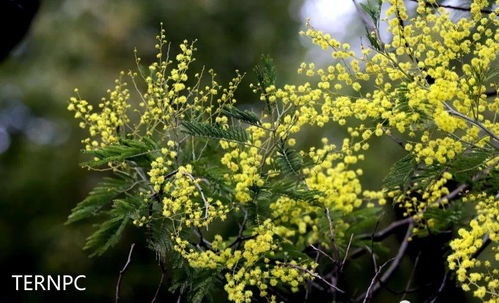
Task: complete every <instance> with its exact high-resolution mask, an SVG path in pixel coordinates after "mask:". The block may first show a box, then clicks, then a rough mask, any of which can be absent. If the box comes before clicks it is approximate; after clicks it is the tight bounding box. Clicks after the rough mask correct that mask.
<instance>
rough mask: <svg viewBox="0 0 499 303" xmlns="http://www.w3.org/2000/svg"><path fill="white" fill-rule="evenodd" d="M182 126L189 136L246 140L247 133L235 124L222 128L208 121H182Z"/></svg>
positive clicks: (237, 140) (243, 141)
mask: <svg viewBox="0 0 499 303" xmlns="http://www.w3.org/2000/svg"><path fill="white" fill-rule="evenodd" d="M182 126H183V127H184V130H183V131H184V132H185V133H187V134H189V135H191V136H197V137H205V138H215V139H224V140H228V141H236V142H242V143H245V142H246V141H248V133H246V131H245V130H244V129H243V128H240V127H236V126H232V127H230V128H228V129H223V128H221V127H218V126H216V125H212V124H208V123H201V122H188V121H184V122H182Z"/></svg>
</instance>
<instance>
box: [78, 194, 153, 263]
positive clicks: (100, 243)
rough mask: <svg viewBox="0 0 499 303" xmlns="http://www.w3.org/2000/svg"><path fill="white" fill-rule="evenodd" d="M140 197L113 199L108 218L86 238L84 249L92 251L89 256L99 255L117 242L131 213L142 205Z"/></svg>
mask: <svg viewBox="0 0 499 303" xmlns="http://www.w3.org/2000/svg"><path fill="white" fill-rule="evenodd" d="M144 205H145V204H144V203H143V201H142V199H141V198H138V197H132V196H130V197H127V198H126V199H116V200H114V201H113V208H112V209H111V210H110V211H109V212H108V215H109V216H110V219H108V220H107V221H104V222H103V223H100V224H99V228H98V229H97V231H95V232H94V233H93V234H92V235H90V236H89V237H88V238H87V242H86V244H85V247H84V249H86V250H90V251H92V253H91V254H90V257H93V256H100V255H102V254H103V253H104V252H106V250H107V249H109V248H110V247H112V246H114V245H115V244H116V243H118V241H119V239H120V238H121V234H122V233H123V230H124V229H125V227H126V226H127V225H128V223H129V222H130V219H131V217H132V214H133V213H134V212H136V211H137V210H139V209H140V207H141V206H142V207H143V206H144Z"/></svg>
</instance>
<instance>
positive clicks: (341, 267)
mask: <svg viewBox="0 0 499 303" xmlns="http://www.w3.org/2000/svg"><path fill="white" fill-rule="evenodd" d="M352 240H353V234H351V235H350V240H349V241H348V245H347V249H346V250H345V256H344V257H343V261H341V264H340V269H339V271H340V272H341V271H343V266H345V263H346V262H347V257H348V252H349V251H350V246H351V245H352Z"/></svg>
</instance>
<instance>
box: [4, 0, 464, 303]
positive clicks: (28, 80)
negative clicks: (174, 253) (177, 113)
mask: <svg viewBox="0 0 499 303" xmlns="http://www.w3.org/2000/svg"><path fill="white" fill-rule="evenodd" d="M0 1H4V2H5V1H6V2H9V1H13V0H0ZM20 2H23V1H20ZM25 2H29V0H28V1H25ZM355 14H356V11H355V7H354V6H353V4H352V1H350V0H274V1H269V0H251V1H241V0H147V1H133V0H79V1H78V0H46V1H41V5H40V9H39V11H38V13H37V14H36V16H35V18H34V21H33V23H32V26H31V29H30V30H29V32H28V34H27V36H26V37H25V38H24V39H23V40H22V41H21V42H20V43H19V44H18V45H17V46H16V48H15V49H14V50H13V51H12V52H10V54H9V55H8V57H7V58H5V59H3V60H2V61H1V62H0V275H1V277H0V302H1V303H3V302H106V301H107V302H110V301H112V300H113V298H114V287H115V283H116V279H117V276H118V272H119V270H120V268H121V267H122V266H123V263H124V262H125V260H126V255H127V253H128V248H129V245H130V243H131V242H132V241H135V242H137V246H136V249H135V252H134V256H133V261H132V264H131V265H130V267H129V269H128V272H127V274H126V277H125V280H124V282H123V287H122V298H123V302H149V301H150V299H151V298H152V297H153V294H154V291H155V289H156V285H157V282H158V280H159V277H160V272H159V269H158V267H157V266H156V264H155V262H154V256H153V255H152V253H151V252H150V251H148V250H147V249H146V248H145V245H144V243H143V242H141V241H142V240H141V237H140V234H139V233H138V232H136V231H134V230H133V229H130V230H129V231H128V232H127V235H126V237H125V239H124V240H123V241H122V242H121V243H120V244H119V245H118V246H117V247H116V248H114V249H111V250H110V251H109V252H108V253H106V254H105V255H104V256H103V257H100V258H93V259H90V258H89V257H88V255H87V253H86V252H84V251H82V247H83V244H84V240H85V237H86V236H87V235H88V234H89V233H90V231H91V230H92V222H88V223H82V224H77V225H73V226H65V225H64V221H65V219H66V217H67V215H68V214H69V212H70V210H71V208H72V207H74V205H75V204H76V203H77V202H78V201H80V200H82V199H83V198H84V197H85V195H86V194H87V193H88V191H89V190H90V189H91V188H92V185H94V184H95V183H96V182H97V181H98V180H99V179H100V178H101V177H102V175H100V174H97V173H93V172H89V171H86V170H84V169H82V168H81V167H80V166H79V165H78V163H80V162H82V161H83V160H84V157H83V156H81V154H80V148H81V144H80V139H81V137H82V133H81V130H79V129H78V127H77V123H75V121H73V119H72V116H71V114H69V113H68V112H67V111H66V106H67V100H68V98H69V97H70V96H71V95H72V91H73V89H74V88H75V87H78V88H79V90H80V94H81V95H82V96H84V98H86V99H88V100H93V102H97V101H98V100H99V99H100V97H101V96H103V95H104V93H105V90H106V89H107V88H108V87H111V86H112V85H113V80H114V78H115V77H116V75H117V74H118V73H119V71H121V70H128V69H133V68H134V59H133V49H134V48H137V49H138V50H139V53H140V54H141V56H142V57H143V60H144V61H148V60H149V59H152V58H153V55H154V47H153V46H154V44H155V41H154V36H155V35H156V34H157V32H158V30H159V24H160V22H163V23H164V27H165V28H166V30H167V37H168V39H169V41H171V42H172V45H173V46H175V45H176V44H178V43H179V42H181V41H182V40H183V39H189V40H193V39H198V42H197V48H198V52H197V66H198V67H201V65H205V66H207V67H211V68H214V69H215V70H216V71H217V73H218V75H219V79H220V80H221V81H222V82H226V81H229V80H230V78H231V77H232V76H233V75H234V70H235V69H239V70H241V71H243V72H248V74H247V76H246V77H245V80H244V82H243V84H242V85H241V89H240V91H239V95H238V99H239V100H241V102H242V103H243V106H252V104H253V103H257V102H258V101H257V100H258V97H257V96H255V95H254V94H253V93H252V92H251V90H250V89H249V84H250V83H251V82H255V77H254V75H253V74H252V72H251V70H252V68H253V66H254V65H255V64H256V63H257V62H258V58H259V57H260V55H261V54H269V55H270V56H271V57H273V58H274V59H275V63H276V66H277V69H278V84H279V83H286V82H293V81H295V80H296V77H297V75H296V68H297V67H298V65H299V64H300V63H301V62H302V61H303V60H305V61H310V60H313V61H316V62H322V63H325V62H328V61H329V60H331V59H330V58H331V57H330V56H329V55H328V54H327V53H322V52H320V51H319V50H318V49H316V48H313V47H312V46H311V45H310V43H309V42H308V41H306V40H305V39H303V38H302V37H300V36H299V35H298V32H299V30H300V29H303V26H304V23H305V20H306V18H307V17H310V18H311V20H312V24H313V25H314V26H316V27H318V28H320V29H323V30H325V31H329V32H331V33H332V34H333V35H334V36H336V37H337V38H338V39H340V40H341V41H345V42H350V43H352V44H353V45H354V48H358V47H359V45H360V43H362V39H364V43H365V42H366V41H365V38H363V35H364V29H363V27H362V24H361V22H360V19H359V18H358V17H357V16H356V15H355ZM0 30H1V31H6V32H9V31H12V30H13V29H12V28H9V26H8V24H4V26H3V28H1V29H0ZM2 36H3V35H2ZM2 36H0V43H1V40H2V38H1V37H2ZM324 54H325V55H324ZM314 131H315V133H314V136H308V138H309V139H307V140H315V139H317V138H320V137H321V136H327V137H329V138H331V139H332V140H340V139H341V135H339V134H341V131H340V130H336V129H324V130H321V131H317V130H314ZM320 132H322V133H320ZM304 144H308V143H307V142H305V143H304ZM373 152H374V153H375V157H376V159H377V160H378V161H371V162H370V163H369V167H368V169H367V173H366V175H365V182H366V185H367V187H375V186H376V185H379V184H380V182H381V180H382V176H383V175H384V174H385V173H386V171H387V169H388V167H389V165H390V164H391V163H392V162H393V161H395V159H397V157H399V156H400V151H399V149H398V148H397V147H396V145H395V144H394V143H393V142H391V141H389V140H386V139H382V140H379V141H378V142H377V143H376V145H375V148H374V151H373ZM359 262H362V261H359ZM364 262H367V263H366V264H368V261H364ZM406 263H407V264H405V268H406V269H404V271H406V272H405V274H407V273H408V271H410V268H411V263H410V260H406ZM437 272H438V273H440V272H441V271H440V269H439V270H437ZM12 274H73V275H79V274H84V275H86V276H87V279H86V280H85V286H86V287H87V290H86V291H85V292H80V293H72V292H45V293H40V292H38V293H25V292H24V293H16V292H15V291H14V280H13V279H12V278H10V277H11V275H12ZM371 277H372V271H371V270H365V271H364V274H360V275H359V274H357V275H352V276H351V277H350V279H352V281H356V282H358V281H360V280H359V279H361V280H362V281H366V282H365V283H364V284H366V283H368V282H367V281H369V280H370V278H371ZM160 298H161V299H162V300H163V301H164V302H168V300H169V298H170V297H169V294H168V291H167V283H166V285H164V286H163V291H162V295H161V297H160ZM392 298H393V297H392ZM461 300H464V297H461ZM379 302H383V301H379ZM384 302H389V301H384ZM416 302H419V301H416ZM460 302H464V301H460Z"/></svg>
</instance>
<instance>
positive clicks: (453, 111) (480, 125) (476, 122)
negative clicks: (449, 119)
mask: <svg viewBox="0 0 499 303" xmlns="http://www.w3.org/2000/svg"><path fill="white" fill-rule="evenodd" d="M444 106H445V108H447V112H448V113H449V114H450V115H453V116H456V117H459V118H461V119H463V120H465V121H467V122H469V123H471V124H473V125H475V126H477V127H479V128H480V129H481V130H483V131H484V132H485V133H487V135H489V136H490V137H491V138H492V139H494V140H495V141H497V142H499V137H497V136H496V135H495V134H494V133H493V132H492V131H491V130H489V129H488V128H486V127H485V126H484V125H483V124H482V123H480V122H478V121H477V120H474V119H471V118H470V117H468V116H466V115H463V114H461V113H460V112H458V111H456V110H455V109H453V108H452V107H450V105H448V104H447V103H445V102H444Z"/></svg>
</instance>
